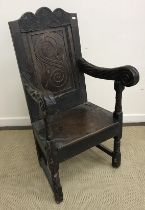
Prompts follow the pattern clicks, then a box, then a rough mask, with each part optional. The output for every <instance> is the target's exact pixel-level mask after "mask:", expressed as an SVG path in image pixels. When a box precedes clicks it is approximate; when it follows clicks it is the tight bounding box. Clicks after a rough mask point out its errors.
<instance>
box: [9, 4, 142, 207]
mask: <svg viewBox="0 0 145 210" xmlns="http://www.w3.org/2000/svg"><path fill="white" fill-rule="evenodd" d="M9 26H10V31H11V35H12V39H13V43H14V48H15V52H16V56H17V61H18V65H19V69H20V75H21V79H22V83H23V87H24V91H25V95H26V100H27V104H28V108H29V114H30V117H31V123H32V128H33V133H34V138H35V143H36V149H37V154H38V160H39V163H40V166H41V167H42V168H43V170H44V172H45V174H46V177H47V178H48V180H49V183H50V185H51V187H52V190H53V192H54V197H55V200H56V202H57V203H60V202H61V201H62V200H63V193H62V187H61V184H60V178H59V163H60V162H62V161H64V160H66V159H68V158H71V157H72V156H75V155H77V154H79V153H81V152H83V151H85V150H87V149H89V148H91V147H94V146H96V147H98V148H99V149H101V150H102V151H104V152H105V153H107V154H108V155H110V156H111V157H112V166H113V167H116V168H117V167H119V166H120V163H121V153H120V139H121V136H122V106H121V99H122V91H123V90H124V87H125V86H126V87H130V86H133V85H135V84H137V83H138V81H139V74H138V71H137V70H136V69H135V68H134V67H132V66H123V67H118V68H114V69H107V68H100V67H97V66H94V65H92V64H90V63H88V62H87V61H85V60H84V59H83V58H82V55H81V48H80V41H79V32H78V23H77V15H76V14H75V13H67V12H65V11H64V10H62V9H56V10H54V11H53V12H52V11H51V10H50V9H48V8H46V7H43V8H40V9H38V10H37V12H36V13H35V14H33V13H31V12H27V13H25V14H24V15H22V16H21V18H20V19H18V20H16V21H12V22H9ZM84 73H86V74H88V75H90V76H93V77H96V78H100V79H107V80H113V81H114V88H115V91H116V105H115V111H114V112H113V113H111V112H110V111H108V110H105V109H103V108H101V107H99V106H97V105H94V104H92V103H90V102H88V101H87V94H86V88H85V79H84ZM109 138H113V139H114V148H113V150H112V151H111V150H110V149H109V148H106V147H105V146H103V145H102V144H101V143H102V142H104V141H106V140H107V139H109ZM96 167H97V166H96Z"/></svg>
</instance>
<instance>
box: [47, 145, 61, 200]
mask: <svg viewBox="0 0 145 210" xmlns="http://www.w3.org/2000/svg"><path fill="white" fill-rule="evenodd" d="M47 157H48V160H47V167H48V171H49V177H48V178H49V183H50V185H51V188H52V190H53V192H54V197H55V201H56V203H60V202H62V201H63V192H62V187H61V184H60V178H59V162H58V160H57V148H56V147H55V143H54V142H52V141H50V142H48V144H47Z"/></svg>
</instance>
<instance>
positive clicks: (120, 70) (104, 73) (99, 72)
mask: <svg viewBox="0 0 145 210" xmlns="http://www.w3.org/2000/svg"><path fill="white" fill-rule="evenodd" d="M78 67H79V69H80V71H82V72H84V73H86V74H88V75H90V76H92V77H96V78H100V79H106V80H114V81H119V82H121V84H122V85H123V86H126V87H130V86H133V85H136V84H137V83H138V81H139V73H138V71H137V69H136V68H135V67H133V66H129V65H127V66H121V67H117V68H112V69H111V68H102V67H97V66H94V65H92V64H90V63H88V62H87V61H86V60H85V59H83V58H80V59H79V60H78Z"/></svg>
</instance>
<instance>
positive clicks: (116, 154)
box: [112, 136, 121, 168]
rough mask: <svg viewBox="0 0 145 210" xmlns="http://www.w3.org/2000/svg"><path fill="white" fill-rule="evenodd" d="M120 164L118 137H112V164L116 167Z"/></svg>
mask: <svg viewBox="0 0 145 210" xmlns="http://www.w3.org/2000/svg"><path fill="white" fill-rule="evenodd" d="M120 165H121V152H120V138H119V137H118V136H116V137H114V151H113V156H112V166H113V167H114V168H118V167H119V166H120Z"/></svg>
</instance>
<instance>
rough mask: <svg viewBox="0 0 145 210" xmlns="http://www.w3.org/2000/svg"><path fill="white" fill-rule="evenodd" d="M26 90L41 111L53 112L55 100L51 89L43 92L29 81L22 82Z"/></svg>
mask: <svg viewBox="0 0 145 210" xmlns="http://www.w3.org/2000/svg"><path fill="white" fill-rule="evenodd" d="M24 87H25V90H26V92H27V93H28V94H29V95H30V96H31V98H32V99H33V100H34V101H35V102H36V103H37V104H38V105H39V107H40V110H41V111H42V112H44V113H45V112H46V113H49V114H53V113H54V112H55V111H56V101H55V98H54V96H53V93H52V92H51V91H47V93H43V92H41V91H40V90H38V89H37V88H35V87H34V86H32V85H31V84H29V83H26V82H25V83H24Z"/></svg>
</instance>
